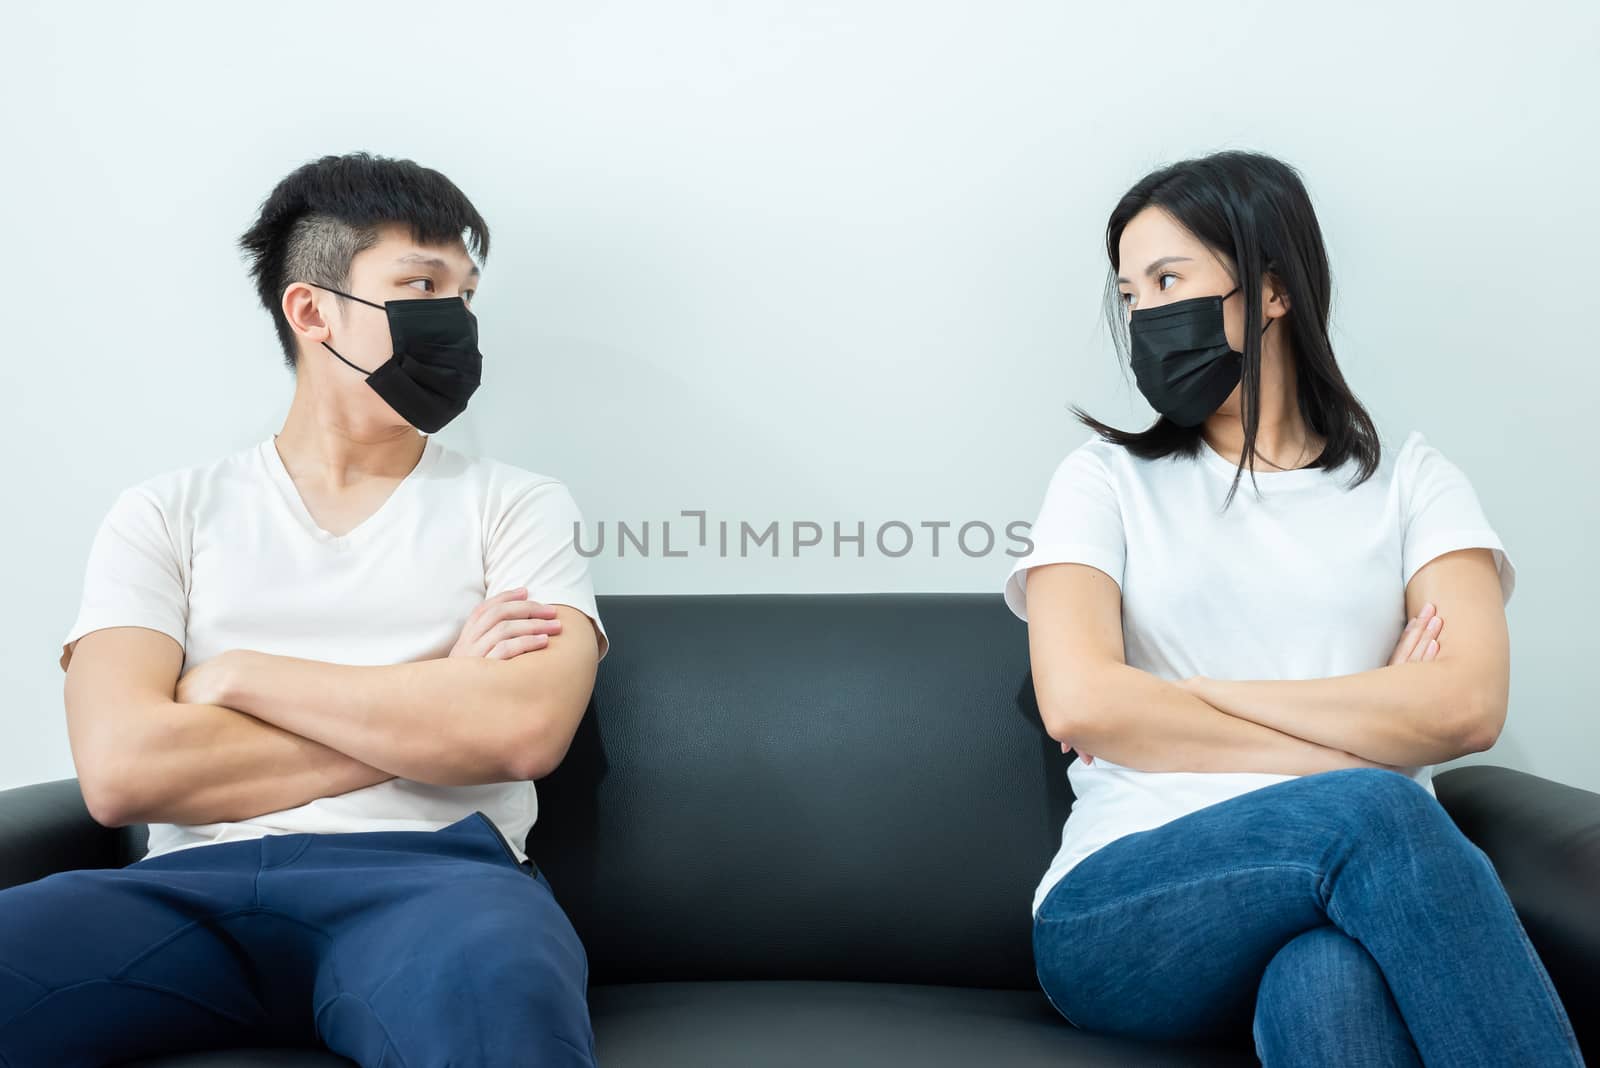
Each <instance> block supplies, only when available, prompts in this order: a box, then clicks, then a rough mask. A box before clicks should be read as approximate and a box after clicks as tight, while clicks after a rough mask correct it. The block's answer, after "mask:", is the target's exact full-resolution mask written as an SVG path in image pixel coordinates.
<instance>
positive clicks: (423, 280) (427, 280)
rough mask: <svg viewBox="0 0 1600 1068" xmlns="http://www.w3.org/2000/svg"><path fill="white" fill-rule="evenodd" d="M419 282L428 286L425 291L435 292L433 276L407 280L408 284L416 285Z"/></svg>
mask: <svg viewBox="0 0 1600 1068" xmlns="http://www.w3.org/2000/svg"><path fill="white" fill-rule="evenodd" d="M419 282H420V283H421V284H422V285H424V286H426V287H427V288H425V289H424V290H423V292H424V293H432V292H433V279H431V278H413V279H412V280H411V281H409V282H407V283H406V285H408V286H415V285H416V284H417V283H419Z"/></svg>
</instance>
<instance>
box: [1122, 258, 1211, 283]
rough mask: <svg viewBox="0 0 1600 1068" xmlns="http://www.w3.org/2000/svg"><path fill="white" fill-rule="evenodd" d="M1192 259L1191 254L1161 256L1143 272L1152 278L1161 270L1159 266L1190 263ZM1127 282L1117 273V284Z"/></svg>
mask: <svg viewBox="0 0 1600 1068" xmlns="http://www.w3.org/2000/svg"><path fill="white" fill-rule="evenodd" d="M1193 260H1194V257H1193V256H1162V257H1161V258H1160V259H1159V260H1156V261H1155V262H1154V263H1152V264H1151V265H1150V266H1148V267H1146V268H1145V269H1144V273H1145V275H1146V276H1147V277H1150V278H1154V277H1155V276H1156V272H1157V271H1159V270H1161V268H1163V267H1165V266H1166V265H1167V264H1169V263H1191V262H1193ZM1127 284H1128V280H1127V279H1126V278H1124V277H1122V276H1121V275H1120V274H1119V275H1117V285H1119V286H1125V285H1127Z"/></svg>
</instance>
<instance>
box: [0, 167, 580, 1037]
mask: <svg viewBox="0 0 1600 1068" xmlns="http://www.w3.org/2000/svg"><path fill="white" fill-rule="evenodd" d="M468 240H470V243H471V249H470V252H471V255H469V249H468V244H467V242H468ZM240 244H241V246H242V247H243V248H244V249H245V250H246V251H247V252H248V254H249V256H250V259H251V267H252V273H253V275H254V278H255V282H256V286H257V290H258V292H259V294H260V297H261V301H262V303H263V304H264V305H265V306H266V308H267V310H268V311H269V312H270V313H271V315H272V318H273V322H274V324H275V326H276V328H277V333H278V337H279V339H280V341H281V343H282V346H283V351H284V355H285V360H286V362H287V363H288V365H289V367H290V368H291V369H292V371H293V372H294V375H295V390H294V398H293V401H292V403H291V404H290V407H289V411H288V415H287V416H286V418H285V419H284V423H283V428H282V430H281V431H280V432H278V433H277V434H275V435H273V436H272V437H269V438H267V439H266V440H264V441H261V442H259V443H257V444H255V445H252V446H250V447H249V448H245V449H243V450H240V451H238V452H235V453H233V454H232V455H229V456H226V457H224V458H222V459H220V460H217V461H215V462H213V463H210V464H207V465H204V466H198V467H192V468H188V469H185V470H181V471H175V472H171V473H168V474H163V475H159V476H157V477H154V478H151V479H147V480H146V481H144V482H141V483H140V484H138V485H135V486H133V487H131V488H130V489H127V490H125V491H124V492H123V493H122V494H121V495H120V496H119V497H118V499H117V501H116V503H115V504H114V505H113V507H112V508H111V510H110V513H109V514H108V515H107V516H106V518H105V520H104V522H103V523H102V525H101V527H100V529H99V532H98V534H97V535H96V537H95V540H94V545H93V549H92V550H91V553H90V557H89V562H88V568H87V572H86V577H85V583H84V589H83V599H82V602H81V606H80V609H79V613H78V618H77V620H76V621H75V622H74V624H73V626H72V629H71V630H70V632H69V633H68V634H67V636H66V639H65V642H64V645H63V649H62V656H61V664H62V667H63V668H64V669H65V670H66V709H67V724H68V733H69V737H70V741H71V746H72V754H73V760H74V762H75V764H76V767H77V771H78V778H79V781H80V783H81V786H82V790H83V796H84V799H85V801H86V803H87V804H88V807H89V810H90V812H91V813H92V814H93V816H94V818H95V819H96V820H97V821H99V822H100V823H103V824H105V825H107V826H116V825H122V824H130V823H148V824H150V844H149V852H148V854H147V855H146V857H145V858H144V859H142V860H140V861H138V862H137V863H134V864H131V865H129V866H128V867H126V868H123V869H121V870H98V871H72V872H63V873H59V874H56V875H52V876H50V877H48V878H45V879H41V880H38V881H37V882H33V883H29V884H26V885H23V886H18V887H14V888H12V889H10V890H6V891H4V892H0V1064H3V1065H6V1066H7V1068H24V1066H27V1065H35V1064H48V1065H51V1066H61V1068H65V1066H71V1065H99V1064H106V1063H111V1062H113V1061H120V1060H123V1059H130V1058H134V1057H140V1056H148V1055H152V1054H157V1053H164V1052H174V1051H179V1050H187V1049H203V1048H216V1047H226V1046H242V1045H311V1046H316V1045H326V1046H327V1047H328V1048H330V1049H332V1050H334V1051H335V1052H338V1053H341V1054H343V1055H344V1056H346V1057H349V1058H351V1059H353V1060H355V1061H356V1062H358V1063H360V1064H362V1065H383V1066H389V1065H410V1066H419V1065H442V1064H446V1063H448V1064H452V1065H458V1066H460V1065H524V1064H538V1065H589V1064H592V1063H593V1060H594V1051H593V1035H592V1031H591V1028H590V1022H589V1015H588V1009H587V998H586V994H587V985H588V962H587V958H586V956H585V953H584V950H583V947H582V945H581V944H580V943H579V941H578V938H577V935H576V933H575V932H574V930H573V928H572V926H571V924H570V923H569V922H568V920H567V917H566V916H565V914H564V913H563V912H562V910H561V908H560V907H559V906H558V905H557V903H556V901H555V898H554V897H553V895H552V893H551V888H550V885H549V883H548V881H547V880H546V879H545V877H544V875H543V873H542V872H540V871H538V870H537V868H536V866H535V865H534V862H533V861H532V860H531V859H529V858H528V857H527V856H526V854H525V853H524V852H523V849H522V843H523V842H524V841H525V838H526V835H527V833H528V830H529V828H530V827H531V826H532V824H533V821H534V817H535V812H536V806H535V794H534V786H533V782H532V781H531V780H534V779H538V778H540V777H542V776H544V775H545V774H547V773H548V772H549V771H550V770H551V769H553V768H554V767H556V765H557V764H559V763H560V761H561V759H562V758H563V756H564V755H565V753H566V751H567V747H568V745H569V744H570V743H571V739H572V736H573V733H574V731H575V730H576V727H577V724H578V721H579V719H580V718H581V716H582V715H583V711H584V709H585V707H586V706H587V704H588V701H589V695H590V691H591V689H592V687H593V684H594V677H595V671H596V665H597V664H598V662H599V660H600V658H601V657H603V656H604V655H605V653H606V651H607V648H608V642H607V638H606V635H605V630H604V628H603V627H602V626H601V623H600V619H599V614H598V612H597V611H596V609H595V600H594V593H593V589H592V586H591V582H590V577H589V573H588V569H587V565H586V563H585V561H584V559H583V557H582V556H581V555H580V554H579V553H577V552H576V551H575V549H574V546H573V540H574V534H575V529H576V528H575V524H577V523H578V522H579V521H580V518H581V517H580V514H579V511H578V507H577V505H576V504H575V502H574V501H573V498H572V496H571V495H570V494H569V493H568V491H567V489H566V487H565V486H564V485H563V484H562V483H561V482H560V481H558V480H556V479H554V478H550V477H547V476H544V475H538V474H533V473H531V472H529V471H525V470H522V469H520V468H516V467H512V466H510V465H507V464H502V463H496V462H493V461H489V460H483V459H477V458H473V457H469V456H465V455H462V454H460V453H457V452H455V451H453V450H451V449H448V448H446V447H445V446H443V445H440V444H439V443H438V442H436V441H435V440H434V439H433V438H432V437H430V436H428V435H431V434H432V433H434V432H435V431H437V430H438V429H440V427H442V426H443V425H445V424H446V423H448V422H449V421H450V420H451V419H453V418H454V417H455V416H456V415H458V414H459V413H460V412H461V411H462V410H463V409H464V408H465V406H466V404H467V401H468V398H469V397H470V396H471V394H472V392H473V391H474V390H475V389H476V388H477V386H478V384H479V379H480V372H481V356H480V354H479V352H478V348H477V320H476V317H475V316H474V315H473V313H472V311H471V305H472V302H473V298H474V295H475V293H476V290H477V287H478V280H479V274H480V269H479V267H478V265H477V263H475V262H474V259H473V257H474V256H476V258H477V259H478V260H482V259H483V258H484V257H485V256H486V255H487V253H488V247H489V231H488V228H487V226H486V225H485V224H484V221H483V219H482V218H481V217H480V216H479V214H478V212H477V211H476V209H474V208H473V206H472V204H471V203H470V202H469V201H468V200H467V198H466V197H465V196H464V195H463V194H462V193H461V191H460V190H459V189H457V188H456V187H455V185H453V184H452V183H451V182H450V181H449V180H448V179H447V178H445V177H444V176H443V175H442V174H439V173H438V172H436V171H433V170H429V169H427V168H423V167H420V166H418V165H417V164H415V163H412V162H411V161H409V160H392V159H384V158H381V157H372V156H369V155H366V154H353V155H347V156H338V157H335V156H329V157H325V158H323V159H320V160H317V161H316V162H314V163H309V164H307V165H305V166H303V167H301V168H300V169H299V170H297V171H295V172H294V173H293V174H291V175H289V176H288V177H287V178H286V179H284V180H283V181H282V182H281V183H280V184H279V185H278V187H277V188H276V189H275V190H274V191H273V192H272V194H271V195H270V196H269V197H268V198H267V200H266V201H265V202H264V203H263V205H262V207H261V212H260V217H259V218H258V219H257V221H256V222H255V225H253V226H252V227H251V228H250V230H249V231H248V232H247V233H246V234H245V235H244V236H243V238H242V239H241V242H240Z"/></svg>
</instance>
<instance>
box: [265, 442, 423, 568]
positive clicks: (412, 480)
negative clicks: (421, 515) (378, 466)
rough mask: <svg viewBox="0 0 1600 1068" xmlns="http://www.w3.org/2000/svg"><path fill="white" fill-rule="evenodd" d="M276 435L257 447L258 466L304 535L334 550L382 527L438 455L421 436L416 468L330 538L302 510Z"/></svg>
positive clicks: (360, 539)
mask: <svg viewBox="0 0 1600 1068" xmlns="http://www.w3.org/2000/svg"><path fill="white" fill-rule="evenodd" d="M277 439H278V435H276V434H271V435H268V437H267V439H266V440H265V441H263V442H262V443H261V445H260V450H259V451H260V453H261V462H262V463H263V465H265V467H266V469H267V474H268V476H269V477H270V478H271V479H272V481H273V483H274V484H275V485H276V486H277V487H278V490H279V492H281V493H282V494H283V496H284V501H285V503H286V504H287V505H288V507H289V510H290V511H291V512H293V513H294V516H295V518H296V519H297V520H298V521H299V523H300V525H301V527H303V528H304V529H305V531H306V533H308V534H310V535H311V536H312V537H313V538H315V539H316V540H317V541H319V542H322V543H323V544H326V545H330V546H333V547H335V548H343V547H345V546H348V545H353V544H355V543H357V542H359V541H362V540H364V539H366V538H367V537H369V536H370V535H371V534H372V532H373V531H374V530H376V529H378V528H379V527H382V526H384V525H385V523H386V517H387V516H389V515H391V514H393V512H394V511H395V509H396V506H397V504H398V502H399V500H400V499H401V497H402V496H403V495H404V494H407V493H411V492H414V491H415V486H416V483H418V482H420V481H421V480H422V479H423V478H425V477H427V473H428V469H429V467H430V466H431V465H432V463H433V461H434V459H435V458H436V457H437V455H438V453H439V446H438V445H437V444H435V443H434V440H433V436H432V435H431V434H428V435H424V436H423V439H422V455H421V456H419V457H418V458H417V463H416V466H415V467H413V468H412V469H411V470H410V471H409V472H407V473H406V476H405V477H404V478H402V479H401V480H400V481H399V483H398V484H396V485H395V487H394V489H393V490H391V491H390V492H389V496H387V497H385V498H384V500H383V503H382V504H380V505H378V507H377V509H376V510H375V511H374V512H373V513H372V514H371V515H369V516H367V518H365V519H363V520H362V521H361V522H360V523H358V524H356V526H354V527H352V528H351V529H350V530H348V531H346V532H345V533H343V534H334V533H333V532H331V531H328V530H324V529H323V528H322V527H320V526H318V525H317V521H316V520H315V519H314V518H312V516H311V510H310V509H309V508H307V507H306V502H305V498H303V497H302V496H300V489H299V487H297V486H296V485H295V484H294V479H293V478H291V477H290V475H289V469H288V468H287V467H285V466H284V463H283V457H282V456H281V455H280V454H279V453H278V444H277Z"/></svg>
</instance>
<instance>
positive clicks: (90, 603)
mask: <svg viewBox="0 0 1600 1068" xmlns="http://www.w3.org/2000/svg"><path fill="white" fill-rule="evenodd" d="M185 575H186V571H185V567H184V564H183V559H182V556H181V554H180V553H179V552H178V541H177V538H176V537H174V531H173V527H172V522H171V517H170V516H169V515H168V514H167V513H166V512H165V511H164V510H163V508H162V505H161V502H160V500H159V499H158V497H157V496H156V494H155V493H153V492H151V491H150V490H149V489H148V488H146V487H144V486H134V487H132V488H130V489H126V490H123V491H122V493H121V494H119V495H118V496H117V499H116V501H115V502H113V504H112V506H111V509H110V511H109V512H107V513H106V515H105V518H103V519H102V520H101V521H100V528H99V530H98V531H96V532H95V536H94V542H93V544H92V545H91V546H90V548H89V562H88V565H87V566H86V567H85V569H84V576H83V595H82V598H81V599H80V601H79V603H78V616H77V619H75V620H74V621H73V623H72V627H71V628H70V629H69V630H68V631H67V634H66V636H65V637H64V638H63V639H62V643H61V660H60V664H61V669H62V670H63V671H65V670H66V668H67V664H68V663H69V662H70V661H71V660H72V646H73V643H74V642H76V641H77V640H78V639H79V638H81V637H83V636H84V635H85V634H88V633H89V632H90V631H95V630H102V629H104V628H106V627H148V628H149V629H151V630H158V631H160V632H161V633H163V634H167V635H170V636H171V637H172V639H173V640H174V641H176V642H177V643H178V644H179V645H180V646H182V645H184V644H185V640H186V636H187V633H188V618H189V596H188V582H187V579H186V577H185Z"/></svg>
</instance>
